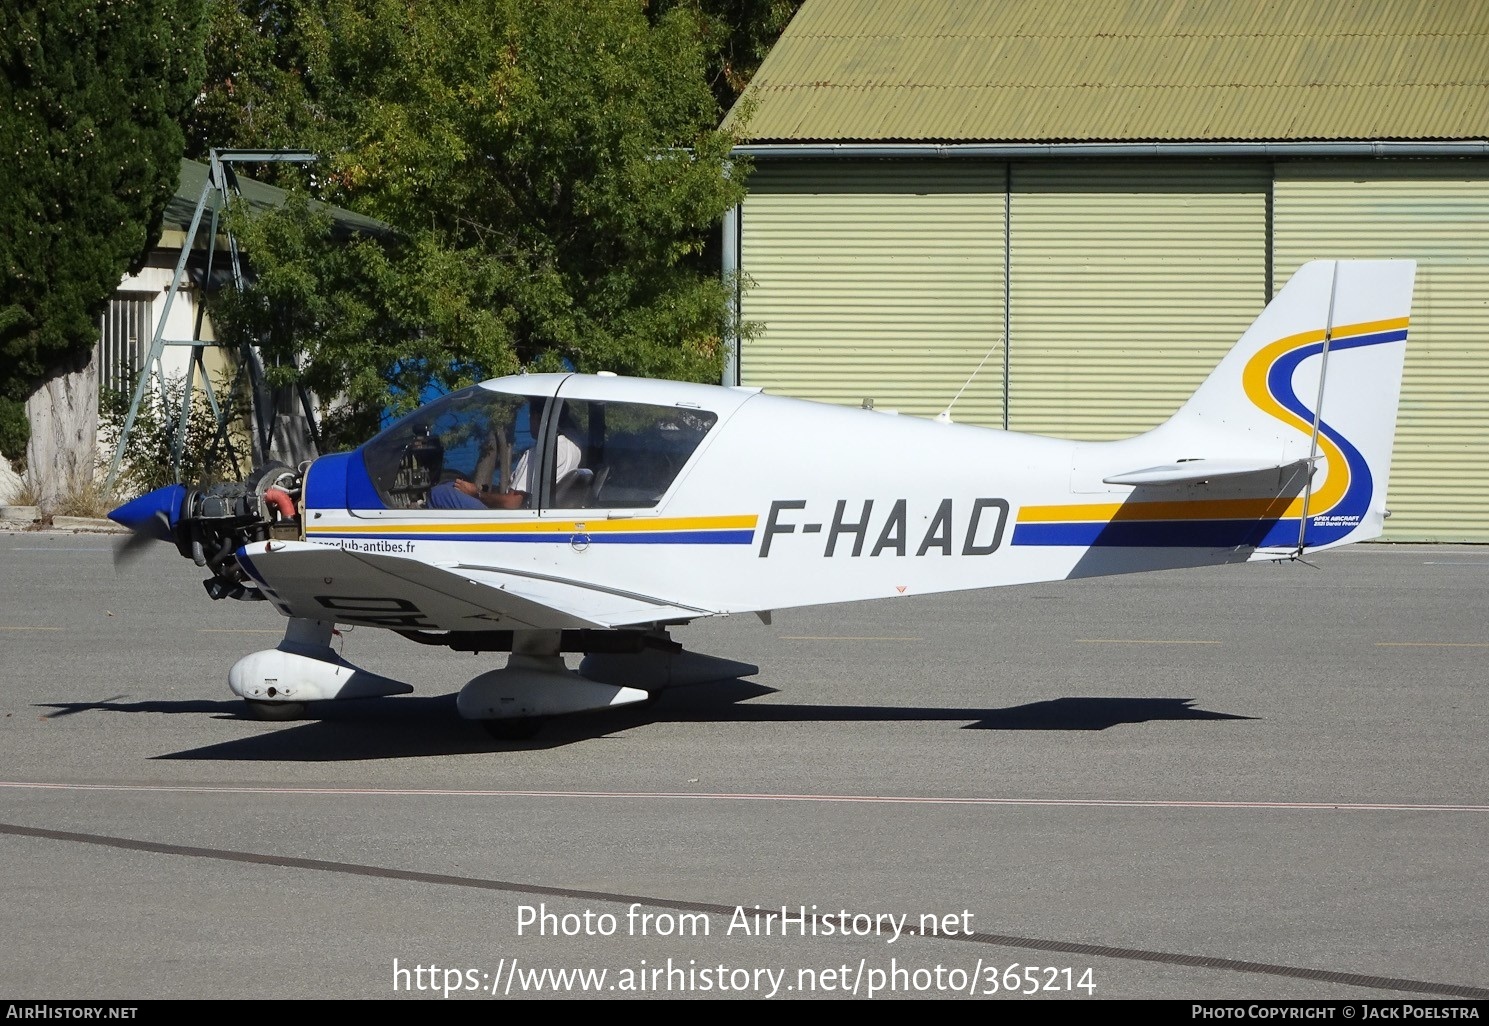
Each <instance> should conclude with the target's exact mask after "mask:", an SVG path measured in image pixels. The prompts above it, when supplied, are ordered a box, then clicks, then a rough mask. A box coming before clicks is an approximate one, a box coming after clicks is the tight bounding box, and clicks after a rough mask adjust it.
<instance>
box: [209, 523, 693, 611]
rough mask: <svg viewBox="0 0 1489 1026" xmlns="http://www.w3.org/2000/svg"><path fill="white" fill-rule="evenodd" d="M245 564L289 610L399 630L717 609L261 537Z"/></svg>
mask: <svg viewBox="0 0 1489 1026" xmlns="http://www.w3.org/2000/svg"><path fill="white" fill-rule="evenodd" d="M238 562H239V563H240V564H242V566H243V568H244V569H245V570H246V571H247V572H248V573H249V574H250V575H251V576H252V577H253V579H254V580H255V581H257V582H258V584H259V587H260V588H261V589H262V590H263V591H264V593H265V594H266V595H268V596H269V598H270V599H271V600H272V601H273V602H274V604H275V605H276V606H277V607H278V608H279V610H280V612H282V613H284V614H285V615H286V616H297V617H304V618H306V619H311V620H330V621H334V622H336V623H345V624H356V625H363V626H371V627H389V628H398V629H417V628H423V629H431V630H448V631H474V630H529V629H537V630H562V629H577V628H606V627H627V626H637V625H641V624H651V623H666V622H674V623H675V622H678V621H682V620H692V619H695V618H697V617H700V616H711V615H713V614H714V613H715V612H716V611H715V610H709V609H700V608H697V607H695V606H685V605H680V604H677V603H673V602H669V601H667V600H665V599H660V598H655V597H652V596H647V595H639V594H636V593H633V592H626V591H621V590H618V589H614V588H606V587H601V586H598V585H592V584H584V583H581V582H576V581H568V580H560V579H557V578H551V577H544V576H540V575H536V574H527V573H521V572H516V571H512V570H510V569H501V568H495V567H480V566H469V565H465V564H458V565H454V566H434V565H432V564H429V563H422V562H420V561H419V560H416V559H409V558H407V557H405V556H397V555H389V554H384V553H373V552H350V551H346V550H343V549H340V548H332V547H330V546H325V545H314V544H310V543H307V542H258V543H256V544H253V545H248V546H245V547H244V548H241V549H239V550H238Z"/></svg>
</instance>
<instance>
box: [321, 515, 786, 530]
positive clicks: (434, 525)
mask: <svg viewBox="0 0 1489 1026" xmlns="http://www.w3.org/2000/svg"><path fill="white" fill-rule="evenodd" d="M390 519H391V518H385V519H380V520H379V521H378V522H376V523H361V524H334V525H333V524H325V525H321V526H312V527H308V528H306V530H305V533H306V534H398V533H402V532H410V531H413V532H417V533H419V534H551V533H554V532H559V533H562V532H564V531H581V530H582V531H583V532H584V533H586V534H601V533H604V532H615V533H643V532H652V531H723V530H729V529H735V530H738V529H742V528H749V529H752V528H754V526H755V524H756V522H758V521H759V519H760V518H759V517H757V516H754V515H753V514H752V515H748V516H731V517H668V518H664V519H653V518H651V517H647V518H644V519H643V518H639V517H636V518H633V517H622V518H618V519H615V520H608V519H605V518H604V516H603V515H602V516H601V517H598V518H596V519H594V520H504V521H498V522H492V521H489V520H488V521H483V520H474V519H472V520H455V521H452V520H440V521H438V522H436V521H431V520H422V519H421V520H417V521H409V520H405V521H403V522H401V523H389V522H388V521H389V520H390Z"/></svg>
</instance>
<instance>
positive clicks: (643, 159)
mask: <svg viewBox="0 0 1489 1026" xmlns="http://www.w3.org/2000/svg"><path fill="white" fill-rule="evenodd" d="M284 10H286V11H290V10H292V11H294V12H295V17H296V18H297V20H296V21H295V23H294V24H293V25H291V26H289V28H288V29H287V31H286V32H284V33H280V35H279V38H281V39H285V38H287V37H293V38H292V39H291V40H290V41H289V42H286V43H285V44H284V45H283V47H282V48H281V49H280V50H279V51H278V53H277V56H275V57H274V58H273V59H269V60H263V61H259V62H258V63H257V64H256V65H255V66H256V67H257V68H258V69H259V71H258V72H257V74H259V75H261V76H263V77H264V80H265V81H270V80H272V79H273V78H274V76H277V75H280V74H282V73H288V72H289V71H291V70H292V71H293V74H294V75H295V76H297V77H298V80H299V81H300V82H301V83H303V87H304V88H303V94H302V95H303V102H304V104H305V105H306V108H305V110H302V111H300V112H298V113H290V114H286V115H285V116H283V117H277V116H276V117H275V118H274V119H273V126H272V132H282V134H280V135H272V134H270V135H266V136H265V137H263V138H264V141H263V142H259V141H256V139H257V138H258V137H256V136H254V135H253V134H252V133H246V134H236V135H234V136H233V139H232V142H233V144H234V145H239V146H243V145H264V144H265V143H266V142H268V141H273V142H274V143H276V144H280V145H297V146H304V147H306V148H310V149H315V150H317V151H318V152H320V153H321V154H323V155H324V159H323V160H322V162H321V163H319V164H317V165H316V166H315V168H314V170H313V172H312V173H313V188H314V193H315V196H316V197H317V198H318V199H320V200H325V201H329V202H331V203H334V204H336V205H339V206H343V207H347V208H350V209H353V210H356V211H358V212H360V213H364V214H369V215H371V216H373V217H376V218H379V219H381V220H382V221H384V222H386V223H387V224H389V225H390V226H392V228H393V231H392V232H390V233H389V234H388V235H387V236H383V237H376V236H362V237H360V238H356V239H352V240H348V239H346V238H345V237H338V236H337V233H336V232H335V231H334V230H333V226H332V224H331V222H330V221H329V219H328V218H327V217H325V216H324V214H322V213H317V212H316V208H315V207H314V206H311V205H308V204H292V205H290V206H288V207H286V208H285V209H283V210H281V211H279V212H276V213H274V214H271V215H267V216H264V217H261V218H259V219H257V220H256V221H254V222H253V223H247V224H245V223H243V221H242V220H241V219H240V221H239V222H238V228H239V231H240V232H241V237H242V241H243V242H244V248H245V250H247V251H248V252H249V253H251V255H252V259H253V262H254V267H255V269H256V273H257V279H256V281H255V283H254V284H253V286H252V288H251V289H250V290H249V291H248V292H246V293H244V294H243V295H239V296H228V295H222V296H220V297H219V299H218V301H217V305H216V306H215V308H214V312H213V316H214V319H215V321H216V322H217V325H218V329H219V334H220V335H224V336H225V337H228V338H232V339H236V340H244V339H248V338H257V339H259V340H260V341H261V342H262V344H263V346H264V351H265V353H266V359H267V362H269V363H270V364H271V365H274V366H276V367H277V370H275V371H274V372H273V373H274V375H275V380H276V381H277V382H278V383H287V382H288V381H289V380H293V379H296V378H298V379H299V380H302V381H304V382H305V383H306V384H309V385H310V386H311V387H313V388H314V389H315V390H316V391H317V393H318V394H320V395H321V396H322V397H324V398H327V399H330V398H332V397H334V399H335V401H334V402H333V403H332V404H331V407H332V409H331V412H332V423H331V424H330V427H331V428H332V431H331V432H330V433H331V435H332V438H333V442H334V441H336V440H338V435H339V440H341V441H354V440H357V438H358V436H359V434H360V433H362V432H365V431H367V430H368V429H370V428H371V427H372V426H373V425H375V423H376V421H377V418H378V416H379V414H380V413H381V411H382V410H383V409H384V408H385V407H386V406H389V405H393V406H397V405H399V404H407V403H411V402H413V401H415V399H416V398H417V395H418V392H419V389H420V387H422V384H423V383H425V382H428V381H430V380H434V381H438V382H440V383H442V384H444V385H447V386H450V387H454V386H457V385H460V384H463V383H466V382H468V381H470V380H477V379H479V378H481V377H485V376H490V375H494V374H502V373H508V372H511V371H515V370H518V369H522V368H533V369H545V368H557V367H559V366H562V365H565V364H567V365H569V366H573V367H575V368H577V369H579V370H586V371H594V370H613V371H617V372H620V373H634V374H644V375H650V376H658V377H674V378H691V379H696V380H717V376H718V374H719V371H720V368H721V365H722V361H723V357H724V351H723V341H722V339H723V324H724V312H725V309H726V307H725V299H726V290H725V289H724V287H723V285H722V283H721V282H720V281H719V280H718V275H717V272H716V269H714V268H711V267H710V266H709V264H708V261H707V259H706V258H705V247H706V246H707V244H708V243H709V241H710V240H711V239H712V238H713V237H714V235H715V234H716V232H717V223H718V219H719V217H720V216H721V215H722V213H723V212H724V211H725V210H726V209H727V208H728V207H729V206H730V205H732V204H733V203H736V202H738V200H739V199H740V197H741V196H742V194H743V179H744V174H745V171H746V168H744V167H743V166H734V167H732V169H731V166H730V163H729V149H730V146H731V143H732V140H731V139H730V138H729V137H728V136H727V135H725V134H723V133H721V132H719V131H718V130H717V129H716V127H715V126H716V124H717V106H716V103H715V100H714V97H713V95H712V94H711V92H710V91H709V87H708V82H707V77H706V75H707V58H706V54H705V52H704V50H703V47H702V44H701V42H700V39H699V36H698V33H697V30H696V25H695V24H694V23H693V22H692V21H691V20H690V19H689V17H688V16H687V14H686V12H684V11H680V10H678V11H671V12H667V13H665V14H663V15H662V16H660V17H657V18H655V19H654V20H652V19H649V18H648V17H647V14H646V12H645V11H644V9H643V7H642V5H640V4H638V3H636V2H635V0H585V2H576V3H558V2H542V3H535V2H532V0H451V2H450V3H446V4H443V5H440V6H439V7H438V8H432V7H428V6H426V5H410V4H406V3H403V2H398V0H318V2H314V3H312V2H311V0H305V2H304V3H302V4H300V5H298V6H286V7H285V8H284ZM265 69H269V70H265ZM209 77H212V78H214V79H215V78H218V77H221V76H220V75H217V74H216V73H214V75H213V76H209ZM243 90H244V91H251V90H248V88H247V87H246V86H245V87H243ZM312 109H313V112H314V116H310V114H308V113H307V111H309V110H312ZM223 123H227V124H233V125H236V126H237V127H236V128H235V129H234V131H235V132H236V131H239V129H242V128H243V126H244V125H245V124H246V122H244V121H243V120H242V119H239V120H238V121H236V122H234V121H232V120H231V119H229V120H228V121H226V122H223ZM266 131H270V129H268V128H266ZM295 360H298V361H299V363H300V366H301V368H302V370H300V371H295V370H294V369H292V362H294V361H295Z"/></svg>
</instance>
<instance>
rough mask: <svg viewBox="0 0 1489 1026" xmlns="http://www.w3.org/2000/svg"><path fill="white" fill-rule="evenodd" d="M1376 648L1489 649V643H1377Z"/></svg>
mask: <svg viewBox="0 0 1489 1026" xmlns="http://www.w3.org/2000/svg"><path fill="white" fill-rule="evenodd" d="M1375 647H1376V648H1489V641H1377V642H1376V643H1375Z"/></svg>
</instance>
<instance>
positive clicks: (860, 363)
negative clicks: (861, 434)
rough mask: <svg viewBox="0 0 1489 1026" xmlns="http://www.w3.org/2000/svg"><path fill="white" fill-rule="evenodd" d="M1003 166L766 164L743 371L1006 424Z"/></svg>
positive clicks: (775, 387)
mask: <svg viewBox="0 0 1489 1026" xmlns="http://www.w3.org/2000/svg"><path fill="white" fill-rule="evenodd" d="M1004 176H1005V168H1004V165H1002V164H990V163H984V162H981V161H938V162H934V163H931V162H903V161H902V162H887V161H886V162H880V163H858V162H852V163H850V162H846V161H832V162H818V163H811V162H797V161H789V162H780V163H773V164H765V165H761V166H759V167H757V168H756V169H755V171H754V173H753V174H752V175H751V177H750V194H749V196H748V198H747V199H746V200H745V203H744V209H743V212H742V221H741V259H740V263H741V269H742V270H743V272H744V274H745V275H746V276H747V280H746V288H745V290H744V294H743V297H742V299H741V303H740V309H741V313H742V316H743V319H744V320H745V321H746V322H747V323H748V322H756V323H758V324H759V325H761V326H762V328H761V330H760V332H759V334H757V335H756V336H755V337H754V338H752V339H750V340H748V341H746V342H745V344H744V345H743V346H742V347H741V358H740V382H741V384H744V385H759V386H765V387H769V388H770V389H771V390H772V391H775V392H779V393H781V394H785V395H793V396H798V397H800V398H805V399H819V400H823V401H826V402H834V403H845V404H850V405H858V404H859V403H861V402H862V401H863V400H864V399H872V400H873V401H874V404H875V406H876V407H878V408H880V409H897V410H900V411H902V412H904V413H913V414H920V415H925V416H931V415H934V414H936V413H939V412H940V411H941V410H943V409H945V408H946V405H947V403H948V402H950V401H951V399H952V397H953V396H954V395H956V393H957V390H958V389H959V388H961V387H962V385H963V384H964V383H965V382H966V381H967V379H968V377H970V376H971V375H972V372H973V371H974V370H975V369H976V368H977V365H978V363H979V362H980V361H981V360H982V359H983V358H984V357H985V356H987V355H988V353H989V351H990V350H992V351H993V352H992V356H991V357H989V358H988V360H987V363H986V364H985V365H984V366H983V368H982V370H981V372H979V373H978V374H977V376H976V378H975V380H974V381H973V382H972V384H971V385H970V386H969V387H968V388H967V390H966V392H965V393H964V394H963V396H962V398H961V399H960V400H959V401H958V402H957V404H956V407H955V409H954V411H953V416H954V418H955V419H956V420H958V421H966V422H968V423H979V424H990V425H995V426H1001V425H1002V423H1003V351H1002V348H1001V343H1000V340H1001V338H1002V335H1003V292H1004V289H1003V266H1004V247H1003V219H1004V200H1003V197H1004Z"/></svg>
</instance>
